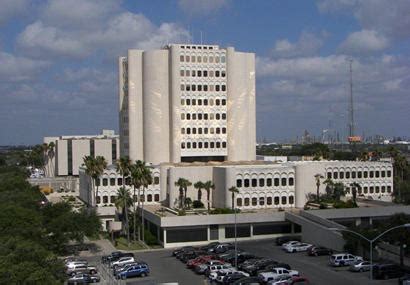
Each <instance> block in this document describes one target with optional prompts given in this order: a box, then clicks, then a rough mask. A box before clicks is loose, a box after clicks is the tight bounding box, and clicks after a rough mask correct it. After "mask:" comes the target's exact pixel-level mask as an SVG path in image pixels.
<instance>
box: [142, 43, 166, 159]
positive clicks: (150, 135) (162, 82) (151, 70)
mask: <svg viewBox="0 0 410 285" xmlns="http://www.w3.org/2000/svg"><path fill="white" fill-rule="evenodd" d="M168 62H169V59H168V51H167V50H154V51H146V52H144V54H143V72H144V76H143V92H144V98H143V105H144V109H143V110H144V160H145V161H149V162H150V163H153V164H159V163H161V162H168V161H169V160H170V155H169V154H170V148H169V111H170V110H169V83H168V78H169V74H168Z"/></svg>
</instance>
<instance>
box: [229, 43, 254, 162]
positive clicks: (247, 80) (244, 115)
mask: <svg viewBox="0 0 410 285" xmlns="http://www.w3.org/2000/svg"><path fill="white" fill-rule="evenodd" d="M226 55H227V64H226V69H227V72H226V74H227V94H228V95H227V97H228V104H227V119H228V120H227V130H228V160H229V161H239V160H255V158H256V151H255V145H256V122H255V109H256V107H255V55H254V54H253V53H241V52H235V50H234V48H232V47H229V48H227V53H226Z"/></svg>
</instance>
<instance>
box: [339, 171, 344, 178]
mask: <svg viewBox="0 0 410 285" xmlns="http://www.w3.org/2000/svg"><path fill="white" fill-rule="evenodd" d="M339 177H340V179H343V178H345V175H344V172H343V171H341V172H340V173H339Z"/></svg>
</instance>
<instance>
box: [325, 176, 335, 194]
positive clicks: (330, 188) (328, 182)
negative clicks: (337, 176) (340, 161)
mask: <svg viewBox="0 0 410 285" xmlns="http://www.w3.org/2000/svg"><path fill="white" fill-rule="evenodd" d="M323 184H325V185H326V194H327V195H328V196H330V195H332V193H333V186H334V185H335V184H334V182H333V180H332V178H327V179H326V180H325V181H323Z"/></svg>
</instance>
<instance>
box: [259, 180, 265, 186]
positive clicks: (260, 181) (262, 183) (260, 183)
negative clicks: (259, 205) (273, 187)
mask: <svg viewBox="0 0 410 285" xmlns="http://www.w3.org/2000/svg"><path fill="white" fill-rule="evenodd" d="M259 187H265V179H263V178H259Z"/></svg>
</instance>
